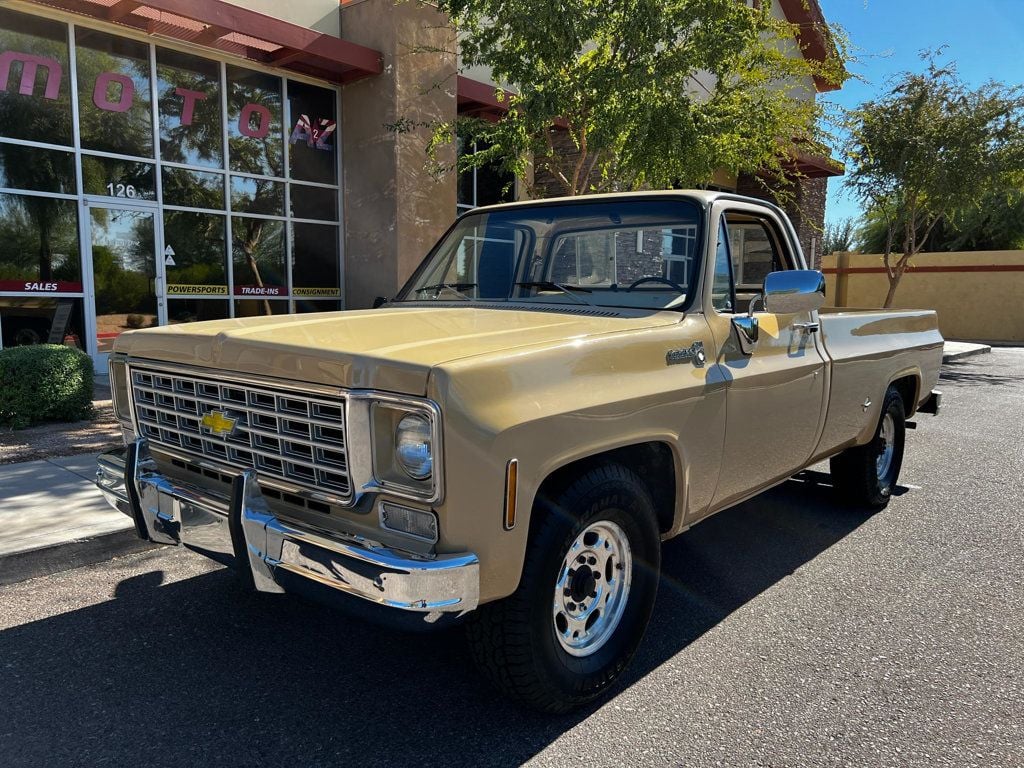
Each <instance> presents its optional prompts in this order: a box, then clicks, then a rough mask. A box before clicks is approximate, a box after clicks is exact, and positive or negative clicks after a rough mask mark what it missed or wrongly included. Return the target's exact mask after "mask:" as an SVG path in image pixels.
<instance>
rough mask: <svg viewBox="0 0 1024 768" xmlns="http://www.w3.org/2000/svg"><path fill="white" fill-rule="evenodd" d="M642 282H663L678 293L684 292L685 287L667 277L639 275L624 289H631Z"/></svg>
mask: <svg viewBox="0 0 1024 768" xmlns="http://www.w3.org/2000/svg"><path fill="white" fill-rule="evenodd" d="M644 283H664V284H665V285H671V286H672V287H673V288H675V289H676V290H677V291H679V292H680V293H686V289H685V288H683V286H681V285H680V284H679V283H675V282H672V281H671V280H669V279H668V278H667V277H641V278H640V279H639V280H637V281H636V282H635V283H633V284H632V285H630V286H629V288H627V289H626V290H627V291H632V290H633V289H634V288H636V287H637V286H638V285H643V284H644Z"/></svg>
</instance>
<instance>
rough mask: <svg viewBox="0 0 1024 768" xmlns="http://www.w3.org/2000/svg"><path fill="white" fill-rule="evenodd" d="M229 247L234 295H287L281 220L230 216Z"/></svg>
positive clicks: (282, 224)
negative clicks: (233, 276)
mask: <svg viewBox="0 0 1024 768" xmlns="http://www.w3.org/2000/svg"><path fill="white" fill-rule="evenodd" d="M231 246H232V247H231V253H232V260H233V266H234V270H235V271H234V275H235V296H269V297H287V296H288V275H287V273H286V271H285V241H284V222H282V221H273V220H271V219H253V218H248V217H243V216H234V217H233V218H232V219H231Z"/></svg>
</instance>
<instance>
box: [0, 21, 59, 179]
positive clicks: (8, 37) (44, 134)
mask: <svg viewBox="0 0 1024 768" xmlns="http://www.w3.org/2000/svg"><path fill="white" fill-rule="evenodd" d="M0 51H2V52H3V55H4V56H5V57H6V58H7V63H8V66H9V69H8V70H7V82H6V83H0V87H2V89H3V90H2V91H0V135H2V136H5V137H7V138H10V139H28V140H29V141H40V142H45V143H49V144H61V145H64V146H71V144H72V134H71V126H72V119H71V86H70V85H69V82H68V77H69V76H70V72H69V69H68V28H67V25H65V24H61V23H59V22H55V21H49V20H47V19H41V18H39V17H38V16H29V15H28V14H24V13H17V12H16V11H10V10H7V9H6V8H0ZM26 92H27V93H26ZM15 186H21V185H18V184H15Z"/></svg>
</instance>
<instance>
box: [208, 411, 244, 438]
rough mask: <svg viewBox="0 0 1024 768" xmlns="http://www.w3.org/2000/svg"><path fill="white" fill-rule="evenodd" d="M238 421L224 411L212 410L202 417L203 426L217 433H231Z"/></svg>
mask: <svg viewBox="0 0 1024 768" xmlns="http://www.w3.org/2000/svg"><path fill="white" fill-rule="evenodd" d="M237 421H238V419H232V418H231V417H230V416H228V415H227V414H226V413H224V412H223V411H210V412H209V413H207V414H206V415H205V416H203V418H202V422H203V426H204V427H206V428H207V429H208V430H210V431H211V432H213V434H215V435H230V434H231V433H233V432H234V431H235V424H236V423H237Z"/></svg>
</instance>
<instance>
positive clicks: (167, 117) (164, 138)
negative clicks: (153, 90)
mask: <svg viewBox="0 0 1024 768" xmlns="http://www.w3.org/2000/svg"><path fill="white" fill-rule="evenodd" d="M156 77H157V89H158V94H159V95H158V105H159V111H160V158H161V159H162V160H169V161H171V162H175V163H186V164H188V165H209V166H213V167H217V168H221V167H223V165H224V132H223V129H222V123H221V100H220V65H219V64H217V62H215V61H210V60H209V59H201V58H199V57H198V56H190V55H189V54H187V53H178V52H177V51H171V50H168V49H166V48H157V49H156Z"/></svg>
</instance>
